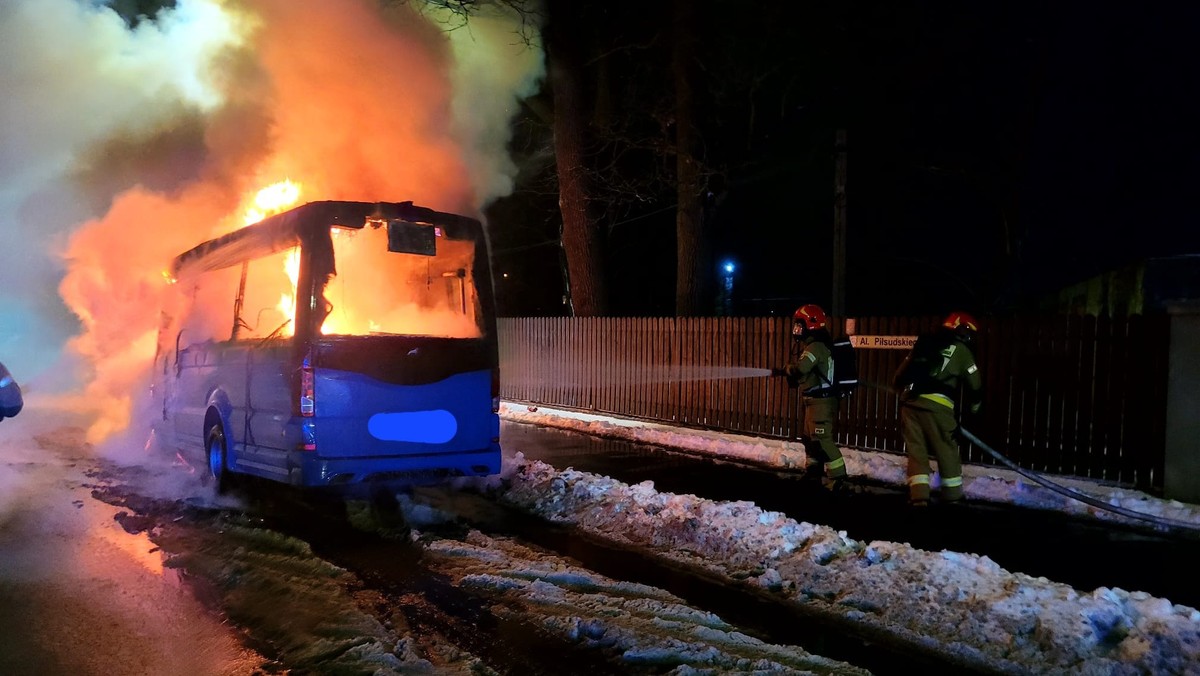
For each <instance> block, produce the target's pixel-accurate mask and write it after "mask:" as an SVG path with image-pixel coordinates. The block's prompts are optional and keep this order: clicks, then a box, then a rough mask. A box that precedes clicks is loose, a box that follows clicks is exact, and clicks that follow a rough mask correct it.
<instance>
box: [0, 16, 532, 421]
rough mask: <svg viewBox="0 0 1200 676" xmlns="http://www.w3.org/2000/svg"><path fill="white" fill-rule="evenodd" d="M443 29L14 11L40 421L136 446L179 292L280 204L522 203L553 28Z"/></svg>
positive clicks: (1, 109)
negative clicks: (180, 263) (207, 252)
mask: <svg viewBox="0 0 1200 676" xmlns="http://www.w3.org/2000/svg"><path fill="white" fill-rule="evenodd" d="M438 11H439V10H437V9H435V8H432V7H424V6H422V5H420V4H418V3H396V2H377V1H374V0H343V1H342V2H336V3H333V2H327V1H323V0H241V1H238V2H234V1H231V0H229V1H222V0H178V2H176V3H174V4H173V5H172V6H170V7H167V8H164V9H162V10H161V11H159V12H158V13H157V14H156V15H155V16H153V17H148V18H146V20H143V21H140V22H138V23H137V24H136V26H134V27H131V26H130V25H128V24H127V23H126V22H125V21H124V20H123V19H122V18H121V17H120V16H118V15H117V14H116V12H114V11H113V10H112V9H111V8H109V7H108V6H106V5H104V4H100V3H96V2H88V1H85V0H8V1H7V2H3V3H0V87H2V88H3V90H4V91H5V94H6V95H5V97H3V98H2V99H0V124H2V125H3V129H4V135H3V140H2V141H0V230H2V235H0V236H2V238H3V241H4V242H5V243H6V246H5V247H3V248H0V361H3V362H4V363H5V364H6V365H7V366H8V367H9V369H10V370H11V371H12V372H13V373H14V375H15V376H16V377H17V379H18V381H19V382H21V383H22V385H23V386H24V387H25V389H26V391H27V393H28V395H29V396H28V397H27V401H28V402H29V403H30V404H31V405H36V404H37V401H38V398H39V396H41V397H48V396H49V395H50V394H53V395H55V401H56V403H64V402H65V403H69V404H71V405H73V406H75V407H77V408H82V409H87V410H91V411H94V412H96V413H97V414H98V415H99V418H98V419H97V422H96V423H95V424H94V425H93V426H92V428H91V429H90V430H89V440H90V441H92V442H93V443H97V442H100V441H103V440H105V439H109V438H114V435H117V433H118V432H121V431H122V430H126V429H127V428H130V427H132V426H131V425H130V419H131V417H133V416H135V415H136V413H135V412H136V411H137V410H138V408H139V406H140V405H141V402H140V401H139V399H140V398H141V397H143V395H144V393H145V392H146V389H147V386H148V384H147V378H148V370H149V369H148V367H149V364H150V361H151V359H152V358H153V353H154V345H155V333H156V330H157V326H158V309H159V307H160V303H161V299H162V294H163V291H164V288H165V286H164V285H165V281H164V278H163V275H162V271H163V270H165V269H166V268H167V266H168V265H169V262H170V260H171V258H172V257H173V256H174V255H175V254H177V253H179V252H181V251H183V250H185V249H187V248H190V247H191V246H193V245H194V244H196V243H198V242H200V241H202V240H204V239H207V238H210V237H213V236H216V235H219V234H223V233H225V232H228V231H230V230H233V229H235V228H237V227H240V226H241V225H242V224H243V222H244V221H243V214H244V212H245V211H246V210H247V208H248V207H249V205H250V202H249V200H250V199H251V198H252V197H253V195H254V193H255V192H257V190H258V189H259V188H262V187H265V186H266V185H269V184H272V183H275V182H277V181H281V180H285V179H288V180H291V181H293V182H295V183H297V184H299V185H300V186H301V188H302V194H301V197H300V202H305V201H310V200H323V199H348V200H364V201H402V200H412V201H414V202H417V203H418V204H422V205H424V206H429V207H432V208H435V209H441V210H446V211H455V212H459V213H467V214H473V215H478V214H479V213H481V211H482V207H483V206H485V205H486V204H487V203H488V202H489V201H491V200H492V199H494V198H496V197H498V196H501V195H503V194H506V193H507V192H508V191H509V190H511V184H512V177H513V176H514V175H515V169H514V167H513V165H512V163H511V161H510V160H509V159H508V157H507V154H506V152H505V145H506V143H507V141H508V123H509V121H510V119H511V117H512V116H513V114H514V112H515V108H516V106H517V105H518V102H519V99H520V98H521V97H523V96H526V95H528V94H530V93H532V91H533V90H534V88H535V87H536V86H537V85H538V83H539V81H540V79H541V77H542V74H543V71H542V55H541V52H540V49H539V48H538V47H537V35H536V26H531V25H528V24H525V25H522V23H521V21H520V17H518V16H516V15H512V14H508V13H505V12H503V11H501V10H500V9H499V8H496V7H490V8H484V9H483V10H480V12H481V13H480V14H479V15H478V16H477V17H472V18H471V20H470V21H469V22H468V24H467V26H466V27H463V28H460V29H457V30H453V31H447V30H445V28H446V26H445V24H444V23H443V20H444V18H445V17H443V16H440V15H439V14H438ZM519 30H523V31H524V32H523V33H518V31H519ZM522 35H523V36H525V38H528V39H529V42H528V43H527V41H526V39H523V38H522Z"/></svg>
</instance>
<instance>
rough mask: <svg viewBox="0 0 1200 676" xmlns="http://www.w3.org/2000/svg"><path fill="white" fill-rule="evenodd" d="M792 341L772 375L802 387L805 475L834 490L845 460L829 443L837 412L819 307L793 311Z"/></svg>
mask: <svg viewBox="0 0 1200 676" xmlns="http://www.w3.org/2000/svg"><path fill="white" fill-rule="evenodd" d="M792 340H793V345H792V354H793V355H794V356H793V358H792V360H791V361H789V362H788V364H787V366H785V367H783V368H782V369H774V370H773V371H772V372H773V373H774V374H775V375H782V376H787V379H788V384H789V385H790V386H793V387H801V388H802V389H801V393H802V395H803V397H804V429H803V437H804V448H805V450H806V451H807V452H808V457H809V460H808V467H807V468H806V469H805V476H806V477H820V478H821V479H822V484H823V485H824V486H825V487H826V488H828V489H830V490H835V491H836V490H839V489H841V488H842V486H843V484H844V482H845V480H846V460H845V459H844V458H843V457H842V452H841V450H839V449H838V446H837V444H836V443H834V441H833V421H834V420H835V419H836V418H837V411H838V396H837V392H836V390H835V388H834V386H833V381H834V373H833V354H832V352H831V349H832V345H833V337H832V336H830V335H829V318H828V317H827V316H826V315H825V311H824V310H822V309H821V307H820V306H819V305H813V304H811V303H810V304H808V305H804V306H801V307H800V308H799V309H798V310H796V312H795V314H794V315H793V316H792ZM814 450H815V451H816V453H814ZM814 455H815V456H817V457H815V458H814ZM822 460H823V461H824V464H823V465H822V462H821V461H822Z"/></svg>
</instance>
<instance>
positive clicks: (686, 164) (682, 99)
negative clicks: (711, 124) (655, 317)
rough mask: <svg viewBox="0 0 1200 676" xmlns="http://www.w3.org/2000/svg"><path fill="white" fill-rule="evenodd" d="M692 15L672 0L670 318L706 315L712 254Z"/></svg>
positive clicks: (688, 1)
mask: <svg viewBox="0 0 1200 676" xmlns="http://www.w3.org/2000/svg"><path fill="white" fill-rule="evenodd" d="M696 31H697V28H696V17H695V9H694V7H693V0H675V30H674V41H673V44H674V57H673V59H672V76H673V78H674V81H675V162H676V180H677V181H678V184H677V186H676V195H677V197H676V199H677V206H676V212H675V259H676V270H675V314H676V316H680V317H694V316H698V315H703V314H711V313H710V312H706V310H710V309H715V308H708V307H706V304H705V302H704V299H705V298H706V297H708V296H709V295H710V294H708V293H707V292H708V291H709V290H710V289H712V288H713V285H712V284H711V281H712V279H713V277H714V274H715V271H714V270H712V260H711V258H712V256H711V253H710V252H709V245H708V237H707V235H706V233H705V229H706V223H705V222H704V218H703V200H702V199H701V190H702V188H701V185H700V166H699V163H700V161H699V159H698V158H697V156H696V127H695V105H696V103H695V96H694V92H693V89H692V83H693V81H694V79H693V78H694V71H695V68H696V39H695V35H696Z"/></svg>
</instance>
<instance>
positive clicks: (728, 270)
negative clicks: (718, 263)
mask: <svg viewBox="0 0 1200 676" xmlns="http://www.w3.org/2000/svg"><path fill="white" fill-rule="evenodd" d="M733 269H734V266H733V262H732V261H727V262H726V263H725V272H726V274H730V275H732V274H733Z"/></svg>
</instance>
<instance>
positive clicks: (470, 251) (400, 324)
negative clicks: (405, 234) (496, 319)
mask: <svg viewBox="0 0 1200 676" xmlns="http://www.w3.org/2000/svg"><path fill="white" fill-rule="evenodd" d="M425 227H428V228H429V230H430V231H431V232H434V233H435V237H434V239H433V242H434V246H433V251H434V252H435V253H434V254H433V255H423V254H421V253H404V252H399V251H392V250H389V248H395V246H394V245H395V243H394V242H393V243H392V246H391V247H389V238H388V228H386V227H383V226H382V224H376V223H368V224H367V225H366V226H365V227H363V228H361V229H360V228H342V227H337V226H335V227H333V228H331V234H332V239H333V254H334V266H335V269H336V270H337V273H336V275H334V277H333V278H332V279H330V280H329V283H328V284H327V285H326V287H325V294H324V295H325V301H326V303H327V308H328V309H329V314H328V316H326V318H325V322H324V323H323V324H322V325H321V333H322V334H325V335H356V336H365V335H380V334H392V335H420V336H438V337H447V338H474V337H478V336H480V335H481V334H482V331H481V326H480V311H479V299H478V295H477V293H476V288H475V278H474V263H475V244H474V243H472V242H469V241H460V240H454V239H450V238H448V237H445V236H442V232H441V231H440V230H437V231H435V230H434V226H425ZM393 238H394V237H393Z"/></svg>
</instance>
